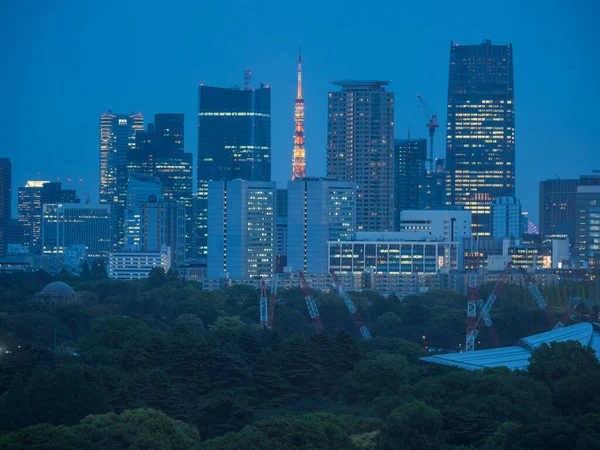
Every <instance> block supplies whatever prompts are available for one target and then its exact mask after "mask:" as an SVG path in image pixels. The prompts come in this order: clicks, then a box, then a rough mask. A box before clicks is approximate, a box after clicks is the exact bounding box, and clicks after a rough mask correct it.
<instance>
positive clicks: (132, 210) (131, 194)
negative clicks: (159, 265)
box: [123, 172, 186, 267]
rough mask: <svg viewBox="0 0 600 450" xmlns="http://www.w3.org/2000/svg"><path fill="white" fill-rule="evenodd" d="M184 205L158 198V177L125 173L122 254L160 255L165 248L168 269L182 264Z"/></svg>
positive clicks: (159, 196) (161, 196) (183, 253)
mask: <svg viewBox="0 0 600 450" xmlns="http://www.w3.org/2000/svg"><path fill="white" fill-rule="evenodd" d="M185 211H186V209H185V204H184V203H183V202H179V201H174V200H171V199H169V198H167V197H165V196H164V195H163V194H161V183H160V180H159V179H158V177H154V176H150V175H144V174H137V173H132V172H130V173H129V184H128V187H127V207H126V209H125V243H124V246H123V250H124V251H128V252H144V253H152V252H160V251H161V249H163V248H165V247H166V248H169V250H170V256H171V258H172V261H170V266H177V267H179V266H182V265H183V264H184V262H185V249H186V245H185V244H186V239H185V238H186V233H185V232H186V220H185V219H186V217H185Z"/></svg>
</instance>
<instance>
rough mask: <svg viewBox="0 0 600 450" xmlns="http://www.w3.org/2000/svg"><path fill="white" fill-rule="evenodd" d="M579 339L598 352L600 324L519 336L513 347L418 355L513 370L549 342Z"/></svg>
mask: <svg viewBox="0 0 600 450" xmlns="http://www.w3.org/2000/svg"><path fill="white" fill-rule="evenodd" d="M570 340H574V341H579V342H580V343H581V345H584V346H586V347H591V348H592V349H593V350H595V351H596V357H598V355H600V323H593V324H592V323H587V322H584V323H578V324H576V325H571V326H569V327H564V328H559V329H557V330H552V331H548V332H546V333H541V334H535V335H533V336H529V337H525V338H523V339H520V340H519V341H518V342H517V344H516V345H514V346H512V347H503V348H494V349H491V350H476V351H474V352H464V353H447V354H443V355H433V356H426V357H424V358H421V360H423V361H426V362H434V363H438V364H444V365H446V366H455V367H461V368H463V369H467V370H477V369H484V368H486V367H508V368H509V369H512V370H515V369H520V370H524V369H527V366H528V365H529V358H530V357H531V354H532V352H533V350H535V349H536V348H537V347H539V346H540V345H542V344H549V343H550V342H564V341H570Z"/></svg>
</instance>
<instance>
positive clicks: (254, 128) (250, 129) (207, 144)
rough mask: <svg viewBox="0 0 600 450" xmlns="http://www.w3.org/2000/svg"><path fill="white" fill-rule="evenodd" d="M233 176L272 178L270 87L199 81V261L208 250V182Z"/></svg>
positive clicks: (231, 178) (258, 179)
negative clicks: (228, 86)
mask: <svg viewBox="0 0 600 450" xmlns="http://www.w3.org/2000/svg"><path fill="white" fill-rule="evenodd" d="M234 179H242V180H247V181H270V180H271V89H270V88H268V87H262V86H261V87H260V88H259V89H244V90H240V89H236V88H232V89H226V88H218V87H211V86H204V85H200V89H199V100H198V173H197V183H198V191H197V193H198V198H197V204H196V208H197V209H196V217H197V223H196V225H195V226H194V228H195V230H194V231H195V232H196V233H197V236H196V243H197V244H196V245H197V249H198V257H199V259H200V260H202V259H205V258H206V254H207V249H208V236H207V230H208V228H207V227H208V183H209V181H219V180H229V181H231V180H234Z"/></svg>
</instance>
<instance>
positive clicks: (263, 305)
mask: <svg viewBox="0 0 600 450" xmlns="http://www.w3.org/2000/svg"><path fill="white" fill-rule="evenodd" d="M259 314H260V326H261V327H263V328H267V326H268V315H267V286H266V285H265V281H264V280H263V281H261V283H260V304H259Z"/></svg>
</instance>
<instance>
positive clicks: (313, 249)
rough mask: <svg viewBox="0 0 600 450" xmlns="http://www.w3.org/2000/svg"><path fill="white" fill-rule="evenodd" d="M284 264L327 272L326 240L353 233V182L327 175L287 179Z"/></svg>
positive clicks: (337, 238)
mask: <svg viewBox="0 0 600 450" xmlns="http://www.w3.org/2000/svg"><path fill="white" fill-rule="evenodd" d="M287 191H288V238H287V266H288V267H290V268H291V269H292V270H293V271H298V270H302V271H304V272H307V273H327V270H328V269H327V242H328V241H340V240H342V241H345V240H349V239H350V238H352V237H353V236H354V234H355V233H356V228H357V227H356V203H357V201H356V198H357V194H356V191H357V189H356V183H354V182H351V181H337V180H328V179H310V178H304V179H298V180H295V181H290V182H288V189H287Z"/></svg>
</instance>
